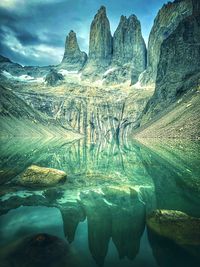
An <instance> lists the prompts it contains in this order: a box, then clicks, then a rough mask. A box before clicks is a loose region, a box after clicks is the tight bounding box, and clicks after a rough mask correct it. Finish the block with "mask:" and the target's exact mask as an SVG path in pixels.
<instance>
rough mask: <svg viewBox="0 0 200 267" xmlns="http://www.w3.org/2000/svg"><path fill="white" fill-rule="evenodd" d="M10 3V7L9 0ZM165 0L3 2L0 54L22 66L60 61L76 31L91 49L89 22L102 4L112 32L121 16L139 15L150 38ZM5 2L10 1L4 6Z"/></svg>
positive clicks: (33, 0) (3, 0)
mask: <svg viewBox="0 0 200 267" xmlns="http://www.w3.org/2000/svg"><path fill="white" fill-rule="evenodd" d="M9 2H10V3H11V4H12V5H11V4H10V6H9V5H8V3H9ZM165 2H166V1H165V0H157V1H155V0H134V1H133V0H117V1H116V0H109V1H107V0H95V1H93V0H76V1H75V0H43V1H39V0H29V1H24V4H20V3H21V1H20V0H9V1H8V0H7V1H5V0H1V1H0V54H3V55H4V56H6V57H9V58H10V59H11V60H13V61H16V62H19V63H21V64H23V65H46V64H57V63H59V61H60V60H61V58H62V54H63V51H64V42H65V38H66V35H67V33H68V32H69V31H70V30H71V29H73V30H74V31H75V32H76V33H77V37H78V42H79V44H80V47H81V49H82V50H84V51H86V52H87V50H88V40H89V28H90V23H91V21H92V19H93V17H94V15H95V13H96V11H97V10H98V9H99V7H100V6H101V5H105V6H106V7H107V13H108V17H109V19H110V23H111V29H112V32H114V30H115V29H116V27H117V25H118V23H119V18H120V16H121V15H122V14H123V15H127V16H129V15H131V14H136V15H137V17H138V18H139V19H140V21H141V24H142V31H143V35H144V38H145V40H146V41H147V37H148V34H149V32H150V28H151V26H152V24H153V20H154V17H155V16H156V13H157V12H158V9H159V8H161V6H162V4H163V3H165ZM4 3H7V5H5V4H4Z"/></svg>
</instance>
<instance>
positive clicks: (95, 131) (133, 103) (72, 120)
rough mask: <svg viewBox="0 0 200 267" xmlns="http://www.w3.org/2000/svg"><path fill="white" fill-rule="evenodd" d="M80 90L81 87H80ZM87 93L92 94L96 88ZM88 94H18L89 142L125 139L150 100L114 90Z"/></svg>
mask: <svg viewBox="0 0 200 267" xmlns="http://www.w3.org/2000/svg"><path fill="white" fill-rule="evenodd" d="M81 90H84V88H83V87H81ZM85 90H86V88H85ZM90 90H92V91H94V90H95V88H90ZM88 94H89V95H90V94H91V93H88ZM88 94H87V93H86V94H81V95H78V94H77V93H76V94H70V93H68V95H67V94H65V95H60V96H56V95H55V94H54V95H52V94H48V95H47V94H38V93H19V92H18V95H19V96H20V97H21V98H22V99H24V100H25V101H26V102H27V103H28V104H29V105H31V106H32V107H34V108H35V109H36V110H39V111H40V112H42V113H45V114H47V115H48V116H50V117H53V118H54V119H55V120H57V121H59V123H61V125H63V126H64V127H67V126H70V127H71V128H72V129H73V130H74V131H76V132H78V133H81V134H83V135H84V136H85V137H86V138H87V139H88V140H90V141H95V140H104V139H105V140H112V139H113V138H114V139H116V140H117V141H122V140H125V139H126V137H127V135H128V133H129V132H130V130H131V129H132V128H134V127H136V125H137V123H138V119H139V117H140V115H141V112H142V110H143V109H144V106H145V104H146V103H147V100H148V99H149V96H148V97H147V95H146V94H144V95H141V94H139V93H138V94H134V95H132V96H131V95H129V97H126V96H123V95H121V94H120V93H119V92H116V91H115V92H107V93H106V92H102V93H101V95H95V96H88ZM113 97H114V98H115V101H114V102H113Z"/></svg>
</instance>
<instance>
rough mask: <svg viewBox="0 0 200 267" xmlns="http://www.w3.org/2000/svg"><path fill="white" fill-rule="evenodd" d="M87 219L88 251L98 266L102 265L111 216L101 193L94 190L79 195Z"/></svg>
mask: <svg viewBox="0 0 200 267" xmlns="http://www.w3.org/2000/svg"><path fill="white" fill-rule="evenodd" d="M81 202H82V204H83V207H84V210H85V213H86V216H87V220H88V242H89V249H90V252H91V254H92V256H93V258H94V260H95V261H96V263H97V264H98V265H99V266H103V264H104V259H105V257H106V255H107V251H108V244H109V240H110V233H111V218H110V211H109V207H108V205H107V204H106V203H105V201H104V199H103V198H102V196H101V194H98V193H96V192H95V191H90V192H89V193H86V194H82V195H81Z"/></svg>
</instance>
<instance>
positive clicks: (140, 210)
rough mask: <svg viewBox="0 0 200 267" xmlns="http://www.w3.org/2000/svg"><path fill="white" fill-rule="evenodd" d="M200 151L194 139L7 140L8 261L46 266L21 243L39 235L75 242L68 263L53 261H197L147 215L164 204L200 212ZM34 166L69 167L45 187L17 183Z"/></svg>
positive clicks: (2, 203)
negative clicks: (158, 231)
mask: <svg viewBox="0 0 200 267" xmlns="http://www.w3.org/2000/svg"><path fill="white" fill-rule="evenodd" d="M199 151H200V144H199V143H198V142H188V141H185V142H177V141H176V142H175V141H173V142H161V143H159V142H155V143H154V142H153V141H151V142H150V143H149V144H148V143H146V144H145V145H144V144H140V143H139V142H133V141H131V142H127V143H126V144H116V143H115V142H111V143H103V142H102V143H98V144H88V143H87V142H86V140H79V141H76V142H72V143H66V142H65V141H64V140H45V139H31V140H30V139H23V140H21V139H14V138H13V139H9V140H8V139H2V141H1V153H0V154H1V172H0V174H1V179H0V184H1V185H0V186H1V197H0V211H1V216H0V236H1V238H0V246H1V253H0V257H1V262H2V264H3V266H4V267H6V266H20V267H21V266H24V267H25V266H26V267H32V266H44V261H43V262H42V263H40V262H37V261H36V262H35V260H34V258H33V259H32V258H31V257H27V255H29V254H26V253H25V252H24V253H25V254H21V252H20V249H18V248H19V247H20V245H19V243H18V242H20V240H23V238H24V237H26V236H30V235H33V234H37V233H47V234H50V235H54V236H57V237H59V238H60V239H61V240H63V241H64V242H65V241H67V242H68V251H67V253H66V255H64V256H63V257H64V263H63V260H62V259H61V258H62V257H61V256H56V257H53V258H52V257H51V256H49V261H48V259H47V262H48V264H46V263H45V264H46V265H47V266H52V267H53V266H63V267H64V266H69V267H72V266H74V267H76V266H77V267H82V266H83V267H86V266H87V267H90V266H91V267H93V266H105V267H123V266H124V267H129V266H135V267H146V266H147V267H153V266H166V267H168V266H198V260H197V259H196V258H195V257H193V256H191V255H190V254H188V253H186V251H184V250H182V248H180V247H178V246H177V245H175V244H173V243H172V242H171V241H169V240H164V239H160V238H158V237H157V236H155V235H154V234H153V233H152V232H151V231H149V230H148V229H147V227H146V223H145V218H146V215H147V214H149V213H150V212H151V211H152V210H154V209H158V208H159V209H173V210H179V211H184V212H186V213H187V214H189V215H191V216H195V217H199V216H200V208H199V207H200V205H199V204H200V196H199V192H200V190H199V185H200V178H199V177H200V175H199V174H200V164H199V163H200V160H199ZM31 164H36V165H39V166H43V167H52V168H56V169H60V170H64V171H66V173H67V174H68V178H67V181H66V183H64V184H60V185H58V186H56V187H52V188H47V189H42V188H41V189H38V190H31V189H28V188H24V187H20V186H18V185H16V184H15V183H14V182H13V179H15V177H16V176H17V175H19V174H20V173H21V172H22V171H23V170H24V169H25V168H26V167H28V166H30V165H31ZM29 245H30V244H29ZM18 251H19V252H18ZM27 253H28V252H27ZM24 255H25V256H24ZM31 255H32V254H31ZM45 255H46V254H45ZM48 255H49V254H48V253H47V258H48ZM52 255H53V253H52ZM56 255H57V254H56ZM23 257H24V258H23ZM35 257H36V256H35ZM45 257H46V256H45ZM11 259H12V260H11ZM46 265H45V266H46Z"/></svg>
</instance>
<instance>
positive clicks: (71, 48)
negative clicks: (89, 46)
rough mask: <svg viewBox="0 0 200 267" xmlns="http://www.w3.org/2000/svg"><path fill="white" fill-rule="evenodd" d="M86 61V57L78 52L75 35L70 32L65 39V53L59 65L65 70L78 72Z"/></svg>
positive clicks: (83, 53)
mask: <svg viewBox="0 0 200 267" xmlns="http://www.w3.org/2000/svg"><path fill="white" fill-rule="evenodd" d="M86 60H87V55H86V53H85V52H82V51H81V50H80V48H79V45H78V41H77V37H76V33H75V32H74V31H73V30H71V31H70V32H69V34H68V35H67V37H66V41H65V53H64V56H63V60H62V63H61V65H62V67H64V68H65V69H67V70H80V69H81V68H82V67H83V65H84V64H85V62H86Z"/></svg>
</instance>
